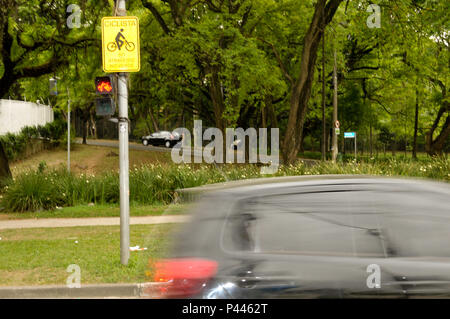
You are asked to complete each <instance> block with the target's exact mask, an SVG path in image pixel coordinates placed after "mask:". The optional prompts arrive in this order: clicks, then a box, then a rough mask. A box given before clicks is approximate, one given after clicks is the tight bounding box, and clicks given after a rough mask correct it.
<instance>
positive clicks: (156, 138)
mask: <svg viewBox="0 0 450 319" xmlns="http://www.w3.org/2000/svg"><path fill="white" fill-rule="evenodd" d="M180 141H181V136H180V135H179V134H178V133H176V132H172V133H171V132H169V131H159V132H155V133H152V134H150V135H147V136H143V137H142V144H144V145H145V146H147V145H153V146H165V147H167V148H170V147H173V146H175V145H176V144H177V143H178V142H180Z"/></svg>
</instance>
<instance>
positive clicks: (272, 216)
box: [223, 189, 450, 257]
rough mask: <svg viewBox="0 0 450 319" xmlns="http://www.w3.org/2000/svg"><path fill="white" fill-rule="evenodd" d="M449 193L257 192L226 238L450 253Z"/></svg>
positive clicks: (346, 251)
mask: <svg viewBox="0 0 450 319" xmlns="http://www.w3.org/2000/svg"><path fill="white" fill-rule="evenodd" d="M443 196H446V195H444V194H436V193H426V192H423V193H420V194H418V193H411V192H401V191H398V190H397V191H394V190H392V189H386V190H385V191H383V190H356V189H353V190H352V189H349V190H339V191H337V190H330V191H329V192H328V191H321V192H308V193H290V194H281V195H273V196H265V197H254V198H251V199H246V200H242V201H240V202H239V203H238V204H237V206H236V207H235V209H234V212H233V213H232V214H231V215H230V216H229V218H228V220H227V222H226V224H225V228H224V229H225V232H224V235H223V243H224V247H225V248H226V249H233V250H251V251H255V252H274V253H296V254H312V255H314V254H319V255H339V256H354V257H394V256H396V257H400V256H401V257H418V256H436V257H450V246H449V245H442V243H443V242H445V241H446V238H448V234H449V233H450V215H449V209H448V207H446V206H445V205H444V203H446V199H445V198H443ZM430 207H433V211H430ZM277 230H279V231H277Z"/></svg>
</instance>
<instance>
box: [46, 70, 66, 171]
mask: <svg viewBox="0 0 450 319" xmlns="http://www.w3.org/2000/svg"><path fill="white" fill-rule="evenodd" d="M58 80H59V77H54V78H53V77H52V78H50V80H49V82H50V95H55V96H57V95H58ZM67 171H68V172H69V173H70V96H69V88H67Z"/></svg>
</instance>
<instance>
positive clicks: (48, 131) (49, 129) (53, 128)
mask: <svg viewBox="0 0 450 319" xmlns="http://www.w3.org/2000/svg"><path fill="white" fill-rule="evenodd" d="M65 125H66V124H65V122H64V121H62V120H55V121H53V122H51V123H47V124H46V125H44V126H42V125H39V126H37V127H36V126H25V127H24V128H22V130H21V131H20V133H18V134H13V133H6V134H5V135H2V136H0V142H1V143H2V144H3V148H4V150H5V153H6V156H7V157H8V160H10V161H14V160H17V159H19V158H20V156H21V155H22V154H23V153H24V151H25V150H26V148H27V144H28V143H29V142H30V139H33V138H39V137H40V138H44V139H47V140H50V141H51V142H52V144H54V145H55V144H56V145H59V144H61V143H62V142H64V139H65V143H66V144H65V145H67V136H66V135H67V133H66V131H65V127H66V126H65ZM74 136H75V135H74Z"/></svg>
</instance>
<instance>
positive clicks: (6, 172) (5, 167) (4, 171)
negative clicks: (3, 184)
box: [0, 142, 12, 181]
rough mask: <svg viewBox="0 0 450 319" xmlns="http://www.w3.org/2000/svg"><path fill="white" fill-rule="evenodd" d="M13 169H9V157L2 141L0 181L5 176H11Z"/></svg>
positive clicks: (0, 147) (0, 143) (0, 149)
mask: <svg viewBox="0 0 450 319" xmlns="http://www.w3.org/2000/svg"><path fill="white" fill-rule="evenodd" d="M11 176H12V175H11V170H10V169H9V162H8V157H7V156H6V153H5V149H4V148H3V143H2V142H0V181H1V180H2V179H4V178H10V177H11Z"/></svg>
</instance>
